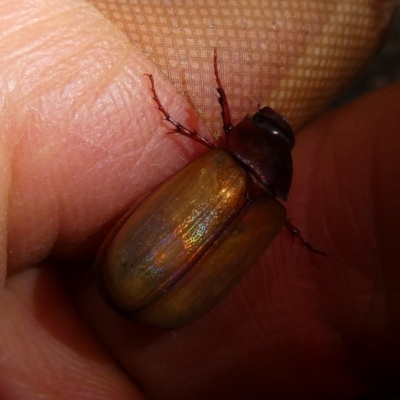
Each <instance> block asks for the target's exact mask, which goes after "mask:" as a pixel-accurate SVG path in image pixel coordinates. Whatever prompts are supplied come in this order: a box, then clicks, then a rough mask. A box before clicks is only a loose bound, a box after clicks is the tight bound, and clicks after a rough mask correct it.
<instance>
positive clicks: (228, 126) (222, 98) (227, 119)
mask: <svg viewBox="0 0 400 400" xmlns="http://www.w3.org/2000/svg"><path fill="white" fill-rule="evenodd" d="M214 74H215V80H216V81H217V85H218V87H217V92H218V94H219V97H218V103H219V104H220V105H221V108H222V111H221V115H222V122H223V124H224V125H223V127H224V131H225V134H226V135H228V134H229V132H230V131H231V130H232V129H233V125H232V120H231V112H230V110H229V104H228V99H227V98H226V94H225V90H224V88H223V87H222V83H221V79H220V77H219V73H218V62H217V49H214Z"/></svg>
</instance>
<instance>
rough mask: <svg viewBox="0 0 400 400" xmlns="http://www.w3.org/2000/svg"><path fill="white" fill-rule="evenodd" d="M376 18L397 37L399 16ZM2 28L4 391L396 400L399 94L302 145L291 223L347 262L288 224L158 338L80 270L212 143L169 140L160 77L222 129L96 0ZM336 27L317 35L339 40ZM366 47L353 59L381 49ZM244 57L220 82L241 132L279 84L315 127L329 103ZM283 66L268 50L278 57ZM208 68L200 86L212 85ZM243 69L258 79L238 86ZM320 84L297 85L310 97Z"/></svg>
mask: <svg viewBox="0 0 400 400" xmlns="http://www.w3.org/2000/svg"><path fill="white" fill-rule="evenodd" d="M337 3H338V4H339V3H346V2H343V1H342V2H337ZM320 4H322V3H320ZM353 4H354V2H353ZM360 7H361V8H363V7H368V6H367V5H365V4H361V3H360ZM323 10H324V9H323V8H321V9H320V10H319V11H317V15H320V14H321V13H322V11H323ZM318 12H319V13H320V14H318ZM372 15H374V16H375V18H376V20H379V21H381V24H382V26H383V22H382V21H383V17H382V20H380V19H379V16H378V13H377V14H376V15H375V14H372ZM320 16H321V15H320ZM285 18H286V17H284V18H283V19H284V20H287V19H285ZM371 19H373V18H371ZM367 20H368V17H365V20H364V21H367ZM0 21H1V25H0V26H2V27H3V28H2V29H3V37H2V40H1V41H0V63H1V71H2V74H1V76H2V83H1V85H2V90H1V93H2V94H1V96H2V97H1V104H2V112H1V118H2V120H1V121H2V124H1V126H2V156H3V158H2V160H3V162H2V171H3V173H2V185H3V190H2V193H3V196H2V210H3V213H2V216H3V218H2V253H1V254H2V260H3V264H2V268H3V271H4V272H3V276H4V273H5V270H6V267H7V272H8V277H7V280H6V283H5V286H4V289H3V291H2V297H1V302H0V309H1V312H2V319H1V320H2V324H1V327H0V335H1V336H0V337H1V340H0V352H1V354H2V356H3V357H2V362H1V363H0V368H1V369H0V371H1V374H0V376H1V378H0V394H1V396H2V398H5V399H18V398H21V399H25V398H27V397H28V396H30V397H32V396H34V395H36V396H37V397H39V396H45V395H47V396H48V397H49V398H55V397H61V398H66V399H70V398H85V397H86V398H101V397H104V398H107V399H111V398H118V399H121V398H123V399H132V398H140V396H142V394H141V391H140V389H139V387H140V388H142V389H143V391H144V392H145V393H147V394H149V396H150V397H151V398H175V399H177V398H185V399H188V398H193V399H195V398H204V397H207V398H257V397H258V398H265V397H270V398H288V399H290V398H294V397H296V398H305V399H310V398H329V397H331V398H332V397H334V398H340V397H349V396H352V395H358V394H371V393H372V394H374V391H376V392H379V391H383V390H387V389H393V388H395V389H398V388H397V387H396V384H397V382H398V381H399V379H398V376H397V371H398V363H399V354H398V350H397V349H398V338H397V336H398V335H396V332H397V330H398V325H399V322H398V321H399V310H398V306H397V305H398V303H399V301H398V298H397V296H398V295H397V288H398V286H399V277H398V272H397V265H398V256H397V253H396V250H397V248H398V246H396V245H398V244H400V243H399V235H398V233H397V226H398V223H399V219H400V218H399V212H398V209H397V199H398V195H399V193H398V192H399V185H398V183H397V175H396V172H399V166H398V165H399V164H398V162H397V160H396V157H397V152H398V150H399V147H400V146H399V136H398V135H397V129H398V126H399V116H398V111H397V109H398V98H399V90H400V86H399V85H393V86H391V87H388V88H386V89H383V90H381V91H379V92H376V93H373V94H371V95H369V96H367V97H366V98H363V99H360V100H358V101H357V102H355V103H354V104H352V105H349V106H347V107H345V108H343V109H340V110H335V111H332V112H330V113H329V114H326V115H325V116H323V117H322V118H320V119H319V120H317V121H315V122H314V123H312V124H311V125H308V126H307V127H305V128H304V129H303V130H302V131H301V132H299V134H298V137H297V144H296V147H295V150H294V153H293V157H294V166H295V173H294V181H293V187H292V191H291V194H290V199H289V202H288V213H289V215H290V216H291V218H293V222H294V223H295V224H296V225H297V226H299V227H301V228H302V229H303V231H304V233H305V234H306V235H307V237H308V238H309V239H310V240H311V241H312V243H313V244H314V245H315V246H316V247H318V248H320V249H322V250H324V251H326V252H327V253H328V254H329V257H328V258H324V257H319V256H315V255H314V254H311V253H309V252H308V251H306V250H305V249H304V248H302V247H301V246H300V245H298V244H296V243H292V240H291V239H290V236H289V235H288V233H287V232H285V231H282V233H281V234H280V235H279V236H278V238H277V239H276V240H275V241H274V243H273V244H272V245H271V246H270V248H269V249H268V250H267V251H266V253H265V256H264V257H263V259H262V260H260V262H259V263H258V264H257V265H255V266H254V268H253V269H252V270H251V271H250V273H249V274H248V275H247V276H246V277H245V279H244V280H243V282H242V283H241V284H240V285H239V286H238V288H237V289H236V290H234V292H233V293H232V295H231V296H229V298H227V299H226V300H225V301H224V302H223V303H222V304H221V305H220V306H218V307H217V308H216V309H215V310H213V311H212V312H211V313H210V314H209V315H207V316H205V317H204V318H202V319H201V320H200V321H198V322H196V323H195V324H193V325H190V326H188V327H186V328H183V329H180V330H175V331H159V330H155V329H152V328H148V327H144V326H140V325H138V324H135V323H134V322H130V321H126V320H124V319H122V318H120V317H119V316H117V315H115V313H114V312H113V311H112V310H110V309H109V308H108V307H107V306H106V305H105V304H104V303H103V302H102V301H101V299H100V298H99V297H98V294H97V292H96V288H94V287H92V286H90V287H87V286H82V285H80V282H81V281H82V279H80V278H82V276H79V274H80V272H82V274H84V273H85V271H87V270H88V269H89V268H90V265H91V263H90V262H85V261H82V260H84V259H85V258H86V257H90V256H91V255H92V254H93V251H94V250H95V248H96V247H97V246H98V245H99V242H100V237H101V236H102V234H104V232H105V231H106V228H107V227H108V226H107V225H106V224H107V222H108V221H109V220H110V219H112V218H114V219H115V218H116V217H117V216H118V215H119V214H121V213H122V212H123V211H124V210H125V209H126V208H127V207H128V206H129V204H130V202H132V201H133V200H134V199H135V198H136V197H139V196H140V195H141V194H143V193H145V192H146V191H148V190H149V189H151V188H152V187H154V186H155V185H156V184H157V183H159V182H161V181H162V180H163V179H165V178H166V177H167V176H168V175H170V174H171V173H173V172H174V171H175V170H177V169H179V168H180V167H182V166H183V165H184V164H185V163H186V162H187V161H189V160H191V159H193V158H195V157H196V155H198V154H199V153H200V152H201V151H202V149H201V147H199V146H196V145H195V144H193V143H191V142H190V141H187V140H184V139H182V138H172V137H170V136H168V137H166V136H164V132H165V130H166V125H165V124H164V123H163V121H161V120H160V119H159V115H158V114H157V110H155V108H154V104H153V102H152V99H151V97H150V93H149V87H148V81H147V80H146V79H144V78H143V73H153V74H154V75H155V76H156V79H157V82H159V83H158V88H159V89H158V90H159V94H160V97H162V98H163V99H164V103H165V104H166V105H167V106H168V109H169V110H170V112H171V114H173V115H174V116H175V117H176V119H179V120H182V121H188V122H189V124H190V125H191V126H193V125H194V128H197V129H198V130H199V131H200V132H204V134H207V132H206V128H205V125H204V124H203V123H202V122H201V121H199V120H198V117H197V116H196V115H195V113H194V111H193V110H191V109H190V108H189V106H188V104H187V102H186V100H185V99H184V98H183V97H182V96H180V95H179V94H178V93H177V91H176V89H175V88H174V86H173V85H172V84H170V83H168V82H167V81H166V80H165V78H163V77H162V75H161V74H160V73H159V72H158V71H157V68H155V67H154V65H153V64H152V62H151V61H150V60H148V59H147V58H145V57H144V55H143V54H142V53H141V51H140V50H139V49H138V48H136V47H133V46H131V45H130V43H129V42H128V41H127V40H126V38H125V36H124V35H123V34H122V33H120V32H118V31H117V30H116V28H115V26H113V25H111V24H109V23H108V22H107V21H105V20H104V18H102V17H101V16H100V15H99V14H98V13H97V11H95V10H93V9H90V7H88V6H87V4H86V3H82V2H80V1H78V0H76V1H75V2H68V4H67V5H65V4H61V5H60V4H58V3H57V2H52V3H50V2H48V1H46V2H41V3H39V2H36V3H32V2H10V3H6V4H5V5H4V6H3V7H2V11H1V15H0ZM289 21H290V19H289ZM368 21H369V20H368ZM324 22H325V21H323V18H322V17H321V20H318V21H316V22H315V24H316V25H315V26H314V25H312V27H313V29H316V27H317V26H319V28H321V31H322V30H323V29H322V27H323V26H325V25H324ZM375 22H376V21H375ZM318 23H319V24H320V25H318ZM378 25H379V24H376V25H374V26H375V28H376V30H375V31H374V32H371V28H370V27H368V29H367V30H368V31H369V34H370V35H371V37H375V38H377V37H378V35H377V31H379V29H378V27H377V26H378ZM365 26H368V24H366V25H365ZM361 36H362V35H360V37H358V39H357V40H358V42H357V41H355V42H354V45H355V47H354V48H352V50H351V51H353V52H354V53H352V55H353V54H354V58H357V57H355V55H356V54H359V53H356V52H357V51H360V57H361V53H362V57H361V58H363V57H366V56H367V53H368V51H367V50H368V49H367V47H363V46H362V45H361V44H365V38H364V39H362V38H361ZM369 40H370V39H369ZM376 40H377V39H376ZM252 43H253V42H252ZM260 43H261V42H260ZM356 44H358V46H356ZM368 45H369V46H370V44H368ZM244 47H245V46H244ZM249 47H250V45H249ZM371 47H372V46H371ZM184 48H186V49H189V50H190V49H191V48H190V47H184ZM311 48H312V47H311ZM256 49H257V48H256ZM360 49H361V50H360ZM227 50H229V47H226V48H221V50H219V51H220V53H221V54H222V55H223V57H222V58H223V59H222V60H221V62H223V63H224V65H223V68H222V71H221V75H222V79H223V82H224V84H225V86H227V87H226V89H227V92H228V93H227V94H228V96H229V100H230V102H231V104H232V107H233V113H234V114H235V118H236V120H237V119H240V118H242V117H243V114H244V113H246V112H252V108H251V107H249V106H250V104H247V106H246V101H245V99H246V98H251V99H252V102H253V103H254V104H255V105H256V104H257V102H258V101H264V100H267V99H264V98H263V97H262V96H263V94H262V93H263V91H264V90H265V86H263V85H271V84H272V85H276V86H275V87H274V90H268V93H269V94H270V95H271V98H272V101H273V102H274V106H275V107H277V108H278V111H282V110H284V109H285V108H287V110H288V112H287V113H286V114H287V115H288V117H289V119H290V120H294V121H297V122H296V124H297V125H298V124H300V123H302V122H303V121H304V120H305V118H306V117H307V115H308V116H309V115H310V113H311V112H315V111H316V109H315V108H314V107H312V106H311V105H310V103H307V101H302V100H301V98H297V97H295V100H296V101H297V102H298V104H297V103H296V102H295V101H294V100H293V98H289V99H286V100H285V99H283V100H282V99H280V98H279V93H285V91H284V89H282V88H281V89H280V82H281V81H282V80H283V81H284V77H285V76H286V73H287V69H283V70H281V71H280V72H278V75H276V76H275V77H274V79H273V83H271V82H270V79H269V78H271V76H270V75H268V74H264V75H262V74H261V75H260V76H258V75H257V74H251V73H249V71H251V66H249V65H247V64H245V65H243V64H242V65H241V64H240V62H239V60H230V59H229V58H228V57H227V55H228V54H229V53H228V52H227ZM193 51H194V50H193V49H192V52H193ZM196 51H198V49H197V47H196ZM209 53H210V54H209V56H208V55H207V54H205V55H204V56H202V57H200V59H201V60H202V61H201V62H209V63H210V65H208V66H204V65H203V64H201V62H199V63H200V66H201V67H203V66H204V68H206V70H209V71H210V74H209V75H210V76H209V79H210V84H211V85H214V83H213V82H212V79H213V77H212V72H211V68H212V66H211V61H212V47H211V49H210V51H209ZM256 53H257V51H256ZM274 54H275V55H276V53H274V51H272V50H271V51H270V52H268V58H269V59H272V63H273V59H274V58H275V57H274ZM342 57H343V58H344V55H342ZM208 58H209V61H207V59H208ZM295 60H297V58H295ZM159 64H162V63H159ZM358 64H359V63H354V66H353V67H354V68H356V66H357V65H358ZM190 66H191V65H190V62H189V64H188V68H189V70H188V71H186V73H191V74H193V78H192V77H191V79H188V81H189V82H191V83H194V86H195V89H192V90H193V93H196V92H199V91H201V90H202V89H204V87H203V86H204V85H203V84H202V83H201V82H202V81H201V74H199V73H198V69H197V68H194V72H193V71H192V70H191V68H190ZM182 68H183V67H182V66H181V68H177V71H178V72H177V74H178V75H179V71H182ZM237 68H243V70H244V71H245V72H244V73H243V75H242V76H246V77H248V79H249V81H243V82H242V81H238V82H236V81H234V82H235V83H234V85H232V84H230V83H229V81H230V79H231V78H232V77H234V71H236V69H237ZM200 70H202V68H201V69H200ZM315 70H318V65H317V66H315ZM329 71H330V75H328V76H329V77H330V78H329V79H328V80H329V82H337V81H338V80H340V79H339V78H338V76H337V75H335V74H339V75H340V77H343V76H349V75H350V73H349V72H348V71H347V70H346V71H344V70H337V69H335V67H334V66H333V65H332V67H331V68H330V69H329ZM338 71H339V72H338ZM345 72H346V73H345ZM199 76H200V77H199ZM207 79H208V78H207ZM297 79H299V81H301V82H305V81H306V80H305V79H302V78H297ZM182 81H183V80H182ZM322 81H323V79H321V80H319V78H318V77H314V82H317V83H320V82H322ZM254 82H256V84H254ZM259 82H267V83H263V85H261V84H259ZM237 84H238V85H241V86H239V87H238V86H236V85H237ZM314 84H315V83H312V84H311V83H308V85H310V86H304V87H303V88H302V89H301V90H298V91H297V93H299V96H300V93H303V94H304V92H307V94H310V93H312V89H311V86H313V85H314ZM249 86H250V87H252V92H251V93H250V94H249V93H248V92H246V90H247V88H248V87H249ZM229 87H233V88H235V93H233V95H231V93H230V91H229ZM213 88H214V86H212V88H211V89H209V88H206V92H207V93H211V91H212V90H213ZM236 89H238V90H236ZM333 89H334V88H333V85H330V86H329V88H327V89H326V92H324V95H325V94H326V97H324V98H323V99H320V101H326V99H327V98H328V97H329V96H331V95H332V94H333ZM286 90H288V88H286ZM294 92H296V91H295V90H294ZM264 96H265V95H264ZM274 96H276V97H274ZM310 97H311V98H315V97H316V95H315V93H314V94H313V95H312V96H310ZM196 99H197V97H196ZM200 104H206V105H207V107H205V109H206V110H211V109H212V110H214V109H215V110H216V111H215V113H214V112H213V113H211V114H210V115H211V116H206V118H205V120H207V126H208V125H209V124H208V123H210V126H214V125H215V126H216V125H217V124H220V117H219V109H218V104H217V102H216V100H215V97H214V98H212V96H211V95H210V96H209V97H207V96H204V98H202V99H201V100H200ZM237 104H239V106H237ZM295 105H296V107H297V106H298V108H296V109H293V107H294V106H295ZM319 105H320V106H321V104H319ZM245 106H246V107H245ZM290 107H292V108H290ZM307 109H308V110H309V111H308V113H309V114H307V112H306V111H305V110H307ZM299 110H301V111H300V112H299ZM188 113H189V116H188ZM181 117H182V118H181ZM155 160H156V161H155ZM7 247H8V249H9V253H8V254H7V251H6V249H7ZM7 256H8V260H6V258H7ZM48 256H50V257H51V258H49V257H48ZM66 270H67V273H68V274H70V275H71V276H70V280H69V281H68V283H66V279H65V271H66ZM78 287H79V293H78V294H77V293H76V292H77V288H78ZM74 301H75V303H74ZM77 309H78V310H79V311H80V314H79V313H78V312H77ZM81 315H82V316H81ZM87 323H88V324H90V329H89V328H88V327H87V326H88V325H87ZM99 339H100V340H99ZM115 360H117V362H116V361H115ZM121 365H122V366H123V368H124V369H125V371H123V370H122V369H121V367H120V366H121Z"/></svg>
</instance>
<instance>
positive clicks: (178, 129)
mask: <svg viewBox="0 0 400 400" xmlns="http://www.w3.org/2000/svg"><path fill="white" fill-rule="evenodd" d="M145 75H146V76H148V77H149V79H150V82H151V91H152V93H153V99H154V101H155V102H156V104H157V108H158V109H159V110H160V111H161V113H162V114H163V115H164V118H165V120H166V121H168V122H169V123H170V124H172V125H173V126H174V129H173V130H172V131H171V132H168V133H178V134H180V135H183V136H186V137H189V138H191V139H193V140H194V141H196V142H198V143H201V144H202V145H203V146H206V147H208V148H209V149H213V148H215V147H216V146H215V144H214V143H212V142H210V141H209V140H208V139H206V138H205V137H203V136H201V135H199V134H198V133H197V132H196V131H195V130H193V131H192V130H190V129H189V128H186V126H184V125H182V124H181V123H179V122H178V121H175V120H174V119H173V118H172V117H171V116H170V115H169V114H168V112H167V111H166V110H165V108H164V107H163V105H162V104H161V101H160V99H159V98H158V96H157V92H156V87H155V85H154V77H153V75H151V74H145Z"/></svg>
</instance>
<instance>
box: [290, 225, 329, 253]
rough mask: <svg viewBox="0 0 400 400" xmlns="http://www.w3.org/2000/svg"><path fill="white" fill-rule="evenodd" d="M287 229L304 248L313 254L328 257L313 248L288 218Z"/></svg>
mask: <svg viewBox="0 0 400 400" xmlns="http://www.w3.org/2000/svg"><path fill="white" fill-rule="evenodd" d="M285 228H286V229H287V230H288V231H289V233H290V234H291V235H292V236H293V237H294V238H295V239H299V240H300V242H301V243H302V244H303V246H305V247H307V249H308V250H310V251H312V252H313V253H316V254H320V255H321V256H325V257H327V256H328V255H327V254H326V253H324V252H322V251H319V250H317V249H316V248H315V247H313V246H311V244H310V243H309V242H308V241H307V240H306V239H305V238H304V237H303V236H302V234H301V233H300V231H299V230H298V229H297V228H296V227H295V226H294V225H292V224H291V223H290V221H289V219H288V218H286V222H285Z"/></svg>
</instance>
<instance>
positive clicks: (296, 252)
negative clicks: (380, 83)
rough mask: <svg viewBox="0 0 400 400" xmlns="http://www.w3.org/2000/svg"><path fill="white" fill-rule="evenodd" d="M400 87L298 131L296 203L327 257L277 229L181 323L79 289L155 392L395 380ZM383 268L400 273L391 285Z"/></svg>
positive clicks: (308, 393)
mask: <svg viewBox="0 0 400 400" xmlns="http://www.w3.org/2000/svg"><path fill="white" fill-rule="evenodd" d="M399 92H400V85H394V86H392V87H391V88H388V89H386V90H382V91H380V92H378V93H376V94H372V95H370V96H368V97H365V98H363V99H361V100H359V101H358V102H356V103H354V104H352V105H349V106H347V107H346V108H344V109H342V110H337V111H333V112H331V113H329V114H327V115H326V116H324V117H323V118H321V119H320V120H319V121H316V122H315V123H314V124H313V125H311V126H309V127H307V128H305V129H304V131H303V132H302V134H301V135H300V137H299V143H298V147H297V150H296V152H295V164H296V166H297V173H296V176H295V182H294V187H293V192H292V194H291V198H292V199H293V200H291V201H290V202H289V210H290V212H291V213H292V215H296V217H297V218H298V219H299V221H300V224H302V223H303V222H304V223H305V224H304V225H305V226H306V229H307V230H308V231H309V234H310V235H311V237H315V238H317V242H318V245H319V246H322V248H323V249H324V250H326V251H327V253H328V254H329V256H328V257H321V256H318V255H315V254H313V253H309V252H308V251H307V250H306V249H304V248H302V247H301V246H300V245H299V246H298V245H296V244H293V243H292V242H291V240H290V237H289V235H288V234H287V233H285V232H282V234H281V235H280V236H279V237H278V238H277V240H275V241H274V243H273V244H272V245H271V246H270V248H269V249H268V250H267V252H266V254H265V256H264V258H263V260H262V261H261V262H260V263H258V264H257V265H256V266H255V267H254V268H252V270H251V271H250V272H249V274H248V275H247V276H246V277H245V278H244V279H243V281H242V282H241V283H240V284H239V286H238V287H237V288H236V289H235V290H234V291H233V293H232V294H231V295H230V296H229V297H228V298H227V299H226V300H225V301H223V302H222V303H221V304H220V305H219V306H217V307H216V308H215V309H214V310H213V311H212V312H210V313H209V314H208V315H207V316H205V317H203V318H202V319H201V320H199V321H197V322H196V323H194V324H192V325H189V326H187V327H184V328H182V329H179V330H174V331H160V330H156V329H152V328H148V327H143V326H139V325H138V324H135V323H133V322H129V321H126V320H123V319H122V318H120V317H119V316H116V315H115V314H114V313H113V311H111V310H110V309H108V308H107V307H106V306H104V305H102V302H101V300H99V299H98V298H96V294H95V293H96V289H95V288H93V293H89V292H85V293H84V294H83V296H82V298H81V301H82V307H83V312H84V313H85V315H86V316H87V318H88V320H89V321H91V323H92V324H93V326H94V327H95V329H96V331H97V332H98V334H99V335H100V337H101V338H102V340H103V341H104V342H105V343H106V344H107V346H108V347H109V348H110V349H111V351H112V352H113V354H115V355H116V357H117V358H118V359H119V360H120V361H121V362H122V364H123V365H124V366H125V368H126V369H127V371H130V373H131V374H132V376H134V377H135V379H136V380H137V381H138V382H139V383H140V385H141V386H142V387H143V388H144V389H145V390H146V391H147V392H148V393H150V394H151V396H152V397H154V398H163V396H165V395H166V394H168V396H169V397H172V398H187V397H189V396H190V397H191V398H194V399H196V398H199V399H202V398H235V397H236V398H237V397H240V398H252V397H257V396H258V397H262V398H267V397H272V398H274V397H276V398H283V399H285V398H287V399H291V398H294V397H296V398H300V399H303V398H304V399H310V398H327V397H335V398H343V397H346V396H347V397H348V396H350V395H351V396H356V395H366V394H368V393H369V394H371V393H375V392H379V391H381V390H386V389H388V387H391V385H395V384H396V382H398V378H399V377H398V376H397V372H396V371H398V370H399V369H398V364H399V362H400V355H399V354H398V353H397V352H396V349H397V348H398V339H397V338H396V335H393V334H392V333H391V332H392V331H391V329H392V328H391V326H394V325H396V326H397V324H398V319H397V320H395V319H394V316H393V315H390V314H389V313H388V311H390V310H392V312H393V310H394V309H395V307H394V304H397V303H395V301H396V300H397V298H396V295H395V294H394V293H395V289H394V288H395V287H398V285H399V281H398V274H397V272H393V271H395V270H397V267H396V266H397V265H398V256H393V254H396V250H397V246H398V243H396V242H394V241H393V236H392V233H393V229H395V228H394V227H395V226H397V225H396V224H397V223H398V222H399V213H398V211H397V207H396V206H394V204H397V196H398V185H397V181H396V177H397V174H398V172H399V171H398V163H397V161H396V158H397V153H398V151H399V148H400V142H399V137H398V135H397V131H396V129H394V128H395V127H396V126H398V124H399V122H400V121H399V115H398V111H397V106H396V104H397V101H396V99H398V96H399ZM388 104H391V106H390V107H388ZM383 116H384V118H383ZM321 130H324V135H321ZM389 171H391V173H389ZM389 175H390V176H391V177H392V178H391V179H390V178H389ZM381 177H384V179H381ZM378 181H379V182H378ZM386 209H388V210H386ZM389 214H390V215H391V217H390V218H389V217H388V216H389ZM377 222H378V225H377V224H376V223H377ZM393 223H394V225H393ZM396 238H398V235H397V236H396ZM395 240H396V241H398V239H395ZM382 244H383V247H382ZM389 247H390V248H389ZM381 248H382V250H383V252H380V249H381ZM393 257H396V258H395V259H394V258H393ZM382 276H383V277H384V278H383V279H384V280H385V281H386V280H387V279H388V278H389V277H390V278H394V277H396V278H397V280H394V281H393V282H391V284H390V286H389V287H385V286H384V285H383V282H382V278H381V277H382ZM390 288H391V290H392V292H391V291H389V289H390ZM385 290H387V291H385ZM387 295H389V298H391V300H392V303H389V304H388V308H387V309H385V308H383V307H384V299H385V298H386V296H387ZM396 316H398V315H397V314H396ZM127 349H129V350H128V351H127ZM176 377H179V379H176ZM287 381H290V382H291V384H290V386H288V385H287V384H285V382H287Z"/></svg>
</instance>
